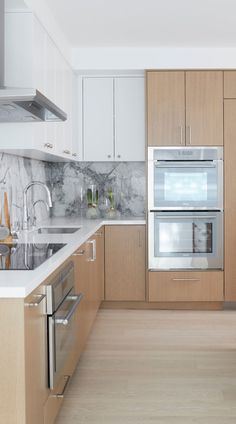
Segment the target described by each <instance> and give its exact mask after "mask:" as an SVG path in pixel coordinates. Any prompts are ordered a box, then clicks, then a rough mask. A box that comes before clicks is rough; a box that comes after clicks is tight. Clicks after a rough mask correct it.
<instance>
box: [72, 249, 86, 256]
mask: <svg viewBox="0 0 236 424" xmlns="http://www.w3.org/2000/svg"><path fill="white" fill-rule="evenodd" d="M84 254H85V250H78V251H77V252H75V253H73V255H72V256H83V255H84Z"/></svg>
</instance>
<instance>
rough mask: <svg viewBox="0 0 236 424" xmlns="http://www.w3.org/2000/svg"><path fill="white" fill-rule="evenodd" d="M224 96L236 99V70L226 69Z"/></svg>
mask: <svg viewBox="0 0 236 424" xmlns="http://www.w3.org/2000/svg"><path fill="white" fill-rule="evenodd" d="M224 98H225V99H236V71H224Z"/></svg>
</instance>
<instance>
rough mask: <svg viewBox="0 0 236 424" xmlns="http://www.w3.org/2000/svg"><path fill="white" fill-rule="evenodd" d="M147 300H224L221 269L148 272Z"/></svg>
mask: <svg viewBox="0 0 236 424" xmlns="http://www.w3.org/2000/svg"><path fill="white" fill-rule="evenodd" d="M148 274H149V287H148V292H149V302H216V301H221V302H222V301H223V300H224V284H223V272H222V271H206V272H204V271H203V272H195V271H194V272H192V271H189V272H187V271H184V272H171V271H170V272H169V271H166V272H149V273H148Z"/></svg>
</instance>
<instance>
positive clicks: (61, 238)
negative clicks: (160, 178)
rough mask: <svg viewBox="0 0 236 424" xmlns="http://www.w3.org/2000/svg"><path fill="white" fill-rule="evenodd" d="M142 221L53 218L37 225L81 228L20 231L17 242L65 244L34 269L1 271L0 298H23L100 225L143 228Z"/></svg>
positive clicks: (129, 219) (137, 219)
mask: <svg viewBox="0 0 236 424" xmlns="http://www.w3.org/2000/svg"><path fill="white" fill-rule="evenodd" d="M144 224H145V219H143V218H132V217H130V218H123V219H119V220H102V219H96V220H92V219H91V220H89V219H83V218H52V219H50V220H47V221H44V222H43V223H41V224H40V225H39V227H43V226H45V227H46V226H54V227H68V226H70V227H81V228H80V229H79V230H78V231H76V232H75V233H72V234H38V232H37V231H27V232H22V233H21V234H20V236H19V240H18V242H19V243H63V244H64V243H66V246H64V247H63V248H62V249H60V250H59V251H58V252H56V253H55V254H54V255H53V256H52V257H50V258H49V259H47V260H46V261H45V262H44V263H43V264H42V265H40V266H39V267H38V268H36V269H35V270H24V271H23V270H9V271H3V270H1V271H0V297H2V298H24V297H26V296H28V295H29V294H30V293H31V292H32V291H33V290H34V289H36V288H37V287H38V286H39V285H40V284H41V283H42V282H43V281H44V280H45V279H46V278H47V277H48V276H49V275H50V274H51V273H52V272H53V271H55V269H56V268H58V267H59V266H60V265H61V264H62V263H63V262H64V261H65V260H66V259H68V258H69V256H70V255H71V254H72V253H73V252H74V251H75V250H76V249H78V248H79V247H80V246H81V244H83V243H84V242H85V241H86V240H87V239H88V238H89V237H91V236H92V235H93V234H94V233H95V232H96V231H97V230H98V229H99V228H100V227H101V226H102V225H144Z"/></svg>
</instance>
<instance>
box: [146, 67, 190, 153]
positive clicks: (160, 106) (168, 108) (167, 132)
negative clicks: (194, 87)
mask: <svg viewBox="0 0 236 424" xmlns="http://www.w3.org/2000/svg"><path fill="white" fill-rule="evenodd" d="M147 99H148V102H147V105H148V110H147V125H148V145H149V146H161V145H170V146H171V145H173V146H174V145H181V144H182V145H184V144H185V73H184V72H179V71H176V72H175V71H174V72H172V71H171V72H169V71H165V72H158V71H157V72H153V71H150V72H147Z"/></svg>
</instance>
